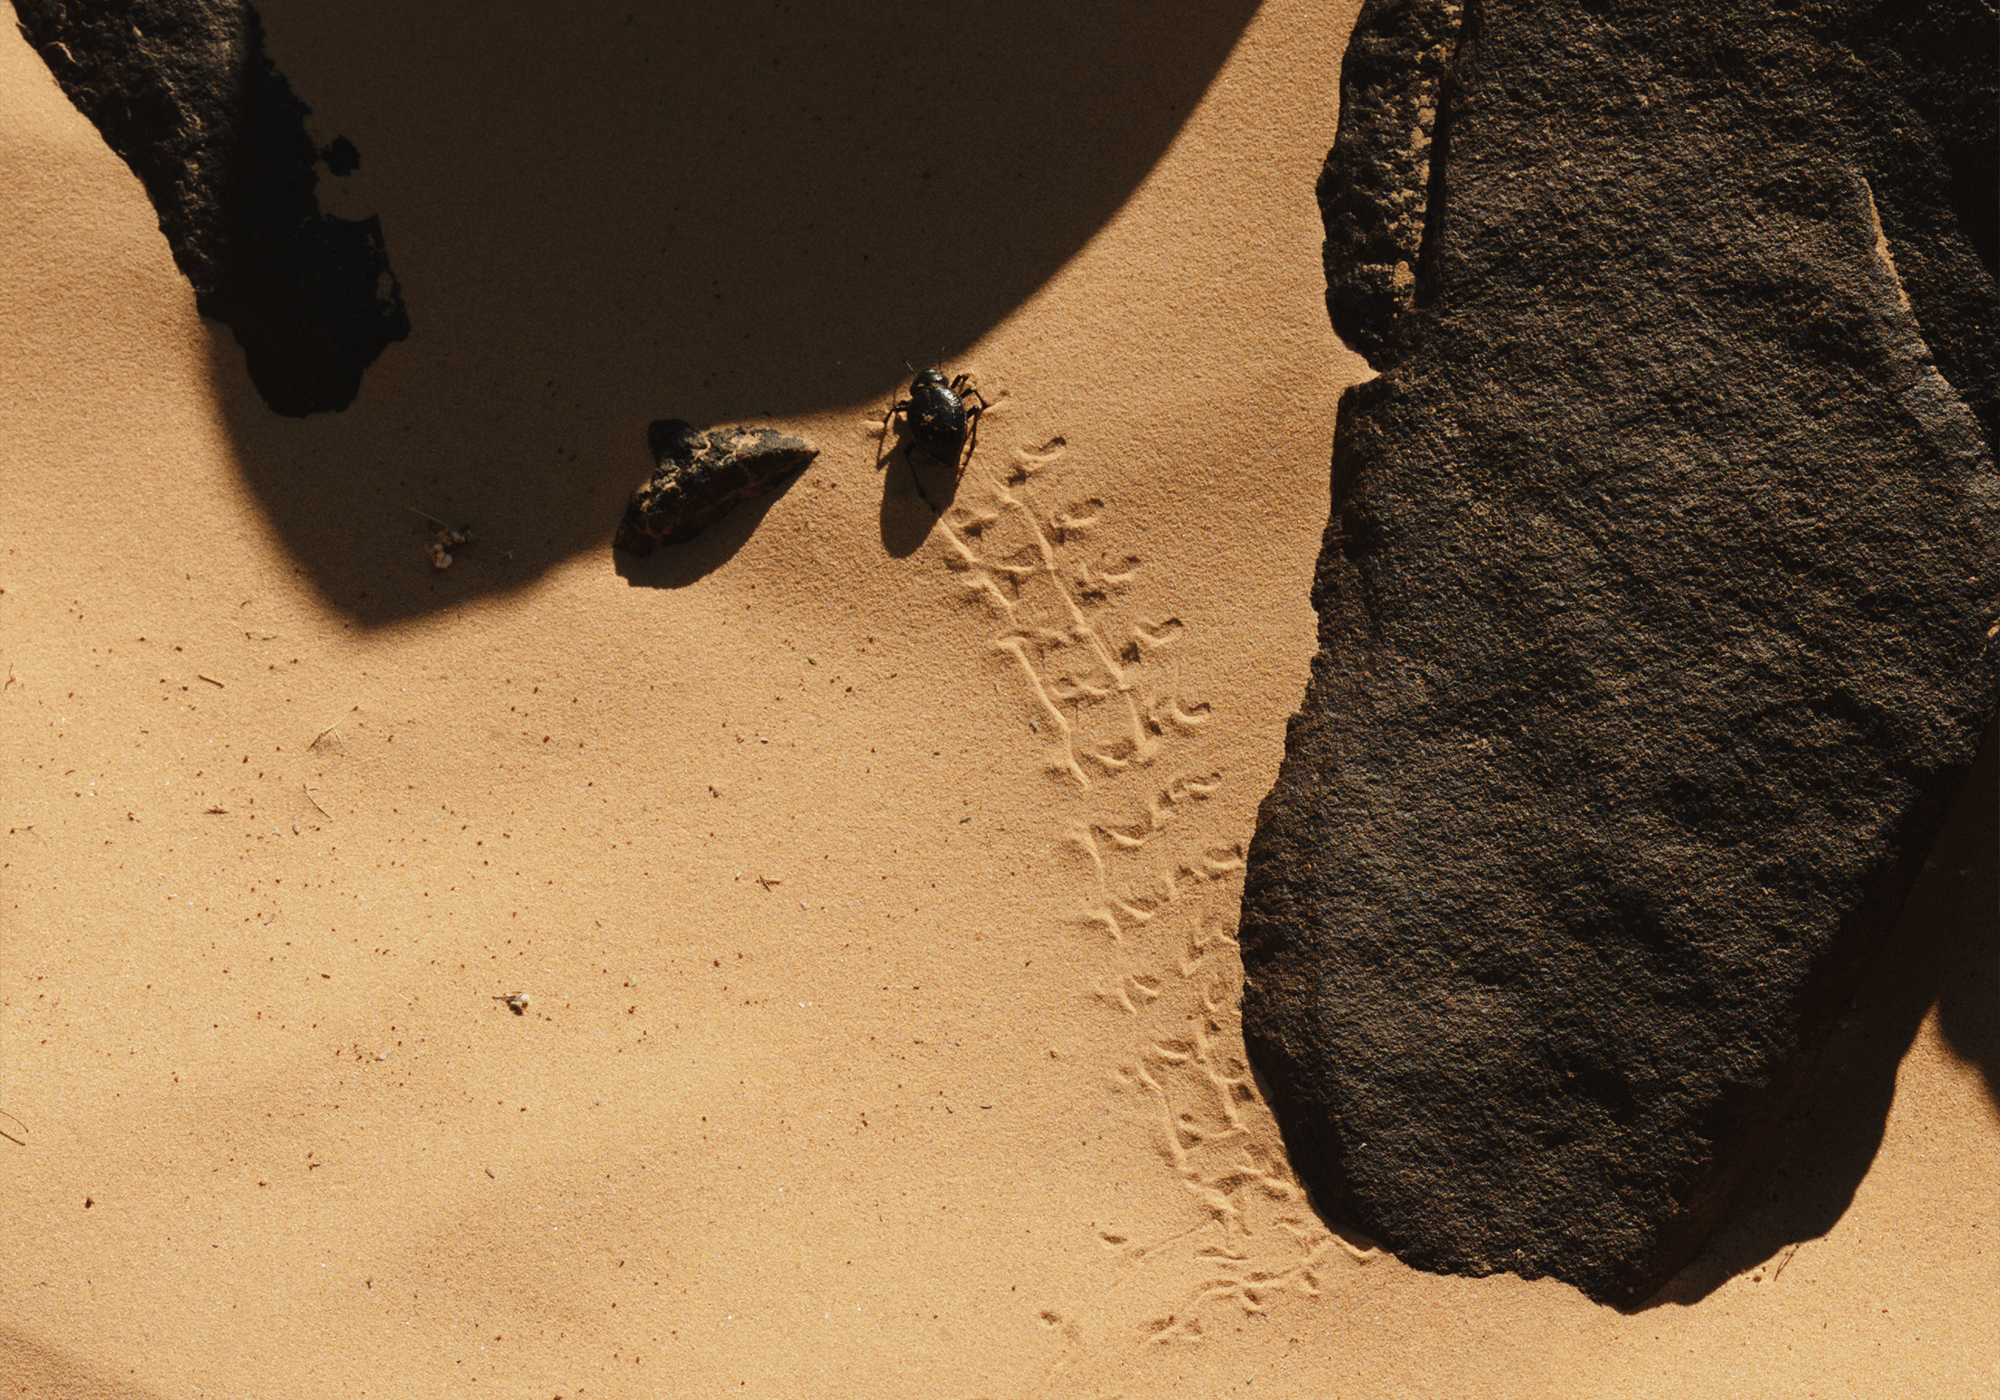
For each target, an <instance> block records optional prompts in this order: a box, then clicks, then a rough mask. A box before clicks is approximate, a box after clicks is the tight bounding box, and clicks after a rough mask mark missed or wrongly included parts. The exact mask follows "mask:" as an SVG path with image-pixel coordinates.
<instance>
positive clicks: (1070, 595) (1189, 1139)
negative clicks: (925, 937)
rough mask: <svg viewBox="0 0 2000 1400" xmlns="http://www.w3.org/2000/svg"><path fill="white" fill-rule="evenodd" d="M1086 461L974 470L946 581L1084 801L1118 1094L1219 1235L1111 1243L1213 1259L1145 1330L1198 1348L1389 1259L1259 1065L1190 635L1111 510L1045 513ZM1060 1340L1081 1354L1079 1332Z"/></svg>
mask: <svg viewBox="0 0 2000 1400" xmlns="http://www.w3.org/2000/svg"><path fill="white" fill-rule="evenodd" d="M1067 451H1068V449H1067V446H1066V444H1065V442H1064V440H1063V439H1062V438H1055V439H1053V440H1052V441H1050V442H1048V443H1046V444H1044V445H1042V446H1040V447H1038V448H1034V449H1027V448H1016V449H1014V450H1013V451H1012V452H1011V453H1010V454H1009V456H1008V459H1007V461H1006V463H1005V465H1004V467H1003V468H1001V469H998V470H995V469H990V468H986V467H983V466H975V467H969V468H968V470H967V474H966V477H965V480H964V481H963V482H962V483H961V486H960V491H959V496H958V500H957V501H956V502H955V503H954V504H953V505H952V507H951V508H950V509H949V510H948V511H947V512H946V513H945V515H944V517H943V519H942V521H941V522H940V530H939V534H940V536H941V538H942V540H943V542H944V544H945V549H946V555H945V562H946V563H947V565H948V566H949V567H950V568H951V570H952V571H953V572H954V573H955V574H956V575H957V576H958V577H959V579H960V581H961V582H962V584H963V586H964V587H965V589H966V590H967V592H968V594H970V595H972V596H975V597H977V598H979V599H981V600H983V602H984V603H985V604H986V605H987V606H988V607H989V608H990V610H991V611H992V613H993V614H994V615H995V616H996V617H997V618H998V620H999V622H1000V624H1001V630H1000V632H999V634H998V635H997V636H995V637H994V639H993V645H994V647H995V648H996V649H997V650H998V651H1000V652H1003V653H1005V654H1006V655H1008V656H1009V657H1011V658H1012V660H1013V662H1014V663H1015V666H1016V668H1017V670H1018V673H1019V675H1020V679H1021V683H1022V684H1023V686H1024V687H1025V688H1026V691H1027V694H1028V697H1029V699H1030V702H1031V707H1032V713H1033V715H1034V718H1033V719H1032V720H1030V727H1031V729H1032V731H1033V732H1034V733H1035V734H1037V735H1040V736H1042V737H1043V739H1044V741H1045V744H1046V748H1045V761H1046V767H1047V770H1048V772H1049V773H1050V775H1051V776H1052V777H1053V778H1054V779H1055V780H1057V781H1059V782H1061V783H1063V784H1064V785H1065V786H1066V787H1067V788H1068V789H1069V790H1070V793H1071V794H1072V796H1073V797H1074V799H1075V804H1076V814H1075V816H1074V817H1073V818H1072V819H1071V821H1070V824H1069V829H1068V832H1067V838H1068V840H1069V842H1070V843H1071V844H1072V845H1073V846H1074V847H1075V848H1076V849H1077V850H1078V851H1079V852H1080V853H1081V854H1082V856H1083V857H1084V858H1085V859H1086V860H1087V861H1088V863H1089V865H1090V867H1091V870H1092V872H1093V875H1094V877H1095V884H1096V890H1097V894H1096V898H1095V901H1094V904H1093V905H1092V907H1090V908H1089V909H1088V910H1086V911H1084V912H1083V913H1081V914H1080V916H1079V918H1078V926H1079V929H1080V930H1082V931H1084V932H1085V933H1086V934H1088V935H1089V936H1092V937H1094V938H1096V939H1097V940H1098V941H1099V942H1100V943H1101V946H1102V948H1103V953H1104V957H1105V981H1104V982H1103V983H1102V984H1101V985H1100V986H1099V987H1098V988H1097V989H1096V995H1097V997H1098V998H1099V1000H1100V1001H1101V1002H1102V1003H1104V1004H1105V1006H1106V1007H1107V1008H1109V1009H1111V1010H1112V1011H1113V1012H1114V1013H1115V1014H1118V1015H1121V1016H1126V1017H1129V1018H1131V1020H1132V1022H1133V1030H1134V1041H1135V1046H1136V1053H1135V1055H1134V1058H1133V1059H1132V1061H1131V1062H1130V1063H1128V1064H1126V1065H1124V1066H1123V1067H1122V1068H1120V1069H1119V1070H1118V1071H1117V1072H1116V1073H1115V1074H1114V1075H1113V1076H1112V1085H1111V1087H1112V1089H1113V1091H1114V1092H1116V1093H1118V1094H1120V1095H1121V1096H1124V1097H1126V1098H1127V1099H1128V1101H1129V1102H1131V1103H1132V1104H1133V1105H1134V1106H1135V1108H1136V1109H1138V1110H1139V1111H1141V1112H1144V1113H1145V1114H1147V1116H1148V1117H1149V1119H1150V1120H1151V1121H1152V1124H1153V1127H1154V1133H1155V1139H1156V1143H1157V1148H1158V1151H1159V1153H1160V1156H1161V1159H1162V1160H1163V1161H1164V1162H1165V1164H1166V1165H1167V1167H1168V1168H1169V1169H1170V1170H1171V1171H1172V1172H1173V1173H1174V1174H1175V1176H1176V1177H1177V1179H1178V1180H1179V1182H1180V1184H1181V1185H1182V1187H1183V1188H1184V1189H1185V1190H1186V1191H1187V1192H1188V1193H1189V1195H1190V1196H1191V1197H1192V1198H1193V1201H1194V1203H1195V1205H1196V1207H1197V1209H1198V1211H1199V1212H1200V1215H1201V1217H1202V1218H1201V1220H1200V1222H1199V1223H1198V1224H1196V1225H1194V1226H1193V1227H1191V1228H1190V1229H1187V1230H1184V1231H1182V1232H1180V1233H1178V1234H1175V1235H1172V1236H1169V1237H1167V1238H1164V1239H1152V1240H1147V1239H1140V1238H1137V1237H1135V1236H1133V1235H1129V1234H1125V1233H1121V1232H1119V1231H1117V1230H1115V1229H1111V1230H1105V1231H1103V1232H1102V1233H1101V1234H1100V1239H1101V1240H1102V1242H1103V1244H1104V1246H1105V1247H1106V1248H1107V1249H1110V1250H1113V1251H1116V1252H1117V1253H1118V1254H1119V1255H1120V1256H1121V1257H1122V1258H1123V1259H1125V1260H1127V1261H1128V1262H1129V1263H1131V1264H1132V1265H1134V1266H1137V1265H1140V1264H1142V1263H1145V1262H1147V1261H1155V1260H1160V1259H1162V1258H1164V1257H1168V1256H1169V1255H1170V1252H1173V1251H1179V1252H1180V1256H1181V1257H1182V1258H1183V1259H1188V1258H1191V1259H1192V1260H1193V1261H1195V1263H1196V1265H1197V1270H1196V1272H1197V1274H1198V1276H1199V1278H1200V1280H1201V1281H1200V1283H1199V1284H1198V1286H1197V1287H1196V1288H1195V1289H1194V1290H1193V1292H1192V1294H1191V1296H1188V1297H1186V1298H1185V1299H1184V1300H1183V1302H1182V1304H1181V1306H1179V1307H1178V1308H1176V1309H1174V1310H1173V1311H1172V1312H1170V1313H1168V1314H1166V1315H1164V1316H1159V1317H1155V1318H1152V1319H1149V1321H1148V1323H1147V1326H1146V1335H1147V1336H1148V1337H1150V1338H1151V1339H1152V1340H1154V1341H1157V1342H1175V1341H1184V1340H1195V1339H1199V1338H1200V1337H1201V1335H1202V1331H1203V1328H1204V1325H1206V1324H1212V1323H1213V1321H1214V1320H1215V1314H1216V1313H1217V1311H1218V1310H1222V1311H1225V1312H1227V1311H1240V1312H1242V1313H1251V1314H1258V1313H1262V1312H1264V1311H1265V1310H1266V1309H1267V1307H1268V1306H1269V1305H1270V1304H1271V1303H1273V1302H1274V1301H1276V1300H1277V1299H1278V1298H1279V1297H1280V1296H1281V1295H1284V1294H1287V1293H1291V1294H1295V1295H1302V1296H1316V1295H1317V1294H1318V1292H1319V1283H1320V1275H1321V1274H1322V1273H1323V1272H1324V1271H1325V1270H1326V1269H1327V1268H1328V1267H1330V1266H1332V1265H1334V1264H1336V1263H1338V1262H1340V1261H1343V1260H1346V1261H1351V1262H1362V1263H1365V1262H1368V1261H1370V1260H1372V1259H1373V1258H1374V1257H1375V1254H1374V1251H1372V1250H1371V1251H1361V1250H1356V1249H1354V1248H1352V1247H1351V1246H1349V1245H1348V1244H1347V1243H1346V1242H1345V1241H1343V1240H1340V1239H1338V1238H1337V1237H1335V1236H1333V1235H1332V1234H1330V1233H1329V1232H1328V1231H1327V1229H1326V1227H1325V1226H1324V1225H1323V1224H1321V1223H1320V1221H1319V1220H1318V1218H1317V1217H1316V1216H1315V1215H1314V1214H1313V1213H1312V1211H1311V1209H1310V1208H1309V1207H1308V1206H1307V1204H1306V1201H1305V1198H1304V1195H1303V1193H1302V1192H1301V1191H1300V1189H1299V1187H1298V1185H1297V1183H1296V1182H1295V1181H1294V1179H1293V1178H1292V1176H1291V1172H1290V1170H1289V1168H1288V1167H1287V1165H1286V1164H1285V1163H1284V1161H1283V1159H1282V1157H1280V1156H1279V1155H1277V1151H1276V1149H1277V1144H1278V1141H1279V1139H1278V1135H1277V1130H1276V1128H1275V1126H1274V1125H1273V1124H1272V1122H1271V1119H1270V1116H1269V1114H1268V1112H1267V1110H1266V1109H1265V1108H1264V1105H1263V1103H1262V1101H1261V1100H1260V1099H1259V1097H1258V1095H1257V1092H1256V1089H1255V1087H1254V1085H1253V1083H1252V1080H1251V1075H1250V1069H1249V1066H1248V1065H1247V1064H1246V1063H1245V1062H1244V1061H1243V1058H1242V1036H1241V1033H1240V1030H1239V1020H1238V1010H1237V990H1238V988H1239V987H1240V985H1241V980H1242V967H1241V963H1240V961H1239V957H1238V948H1237V943H1236V938H1235V927H1236V909H1237V905H1238V902H1239V900H1240V896H1241V879H1240V877H1241V874H1242V871H1243V846H1242V843H1241V842H1240V841H1234V842H1228V843H1217V842H1215V841H1214V840H1213V830H1212V827H1213V824H1212V822H1206V821H1204V820H1203V816H1202V806H1203V804H1204V803H1205V802H1207V801H1208V800H1209V798H1210V797H1211V796H1212V795H1213V794H1214V793H1215V792H1216V791H1217V789H1218V788H1219V787H1220V786H1221V785H1222V783H1223V782H1224V781H1225V778H1224V775H1223V774H1222V773H1220V772H1217V771H1206V770H1201V769H1183V770H1179V771H1177V769H1176V765H1175V762H1174V760H1175V757H1176V751H1177V748H1179V747H1181V746H1183V744H1184V741H1185V740H1186V738H1187V736H1190V735H1192V734H1194V733H1195V732H1196V731H1199V730H1201V729H1203V728H1204V727H1206V726H1208V725H1210V724H1212V723H1214V722H1216V716H1215V713H1214V711H1213V710H1212V708H1211V707H1210V706H1209V705H1207V704H1202V703H1198V702H1190V701H1189V700H1187V699H1186V698H1184V697H1183V696H1182V695H1181V693H1180V686H1179V676H1178V668H1177V667H1176V666H1175V665H1174V664H1173V663H1174V656H1175V651H1174V649H1175V648H1176V647H1177V646H1179V645H1181V643H1182V641H1183V639H1184V634H1185V632H1186V628H1185V627H1184V626H1183V624H1182V622H1181V620H1180V619H1179V618H1178V617H1176V616H1174V615H1172V613H1171V612H1170V611H1169V612H1162V611H1148V610H1147V609H1146V608H1145V607H1144V606H1142V605H1140V606H1135V605H1134V603H1133V601H1132V595H1133V594H1134V592H1135V584H1136V582H1137V579H1138V575H1139V572H1140V566H1141V562H1142V561H1141V560H1140V559H1139V558H1138V556H1136V555H1133V554H1129V553H1120V552H1117V551H1116V550H1111V549H1106V548H1104V547H1102V546H1101V545H1100V544H1099V543H1098V540H1099V537H1100V535H1101V534H1103V533H1104V532H1105V525H1104V503H1103V502H1102V501H1101V500H1098V499H1095V498H1091V497H1082V498H1069V499H1067V500H1066V501H1065V503H1064V504H1062V505H1059V506H1049V505H1047V504H1045V503H1044V501H1045V498H1046V499H1049V500H1057V499H1064V493H1062V492H1061V491H1059V490H1053V489H1051V487H1052V484H1053V483H1054V482H1056V481H1057V480H1058V479H1059V478H1060V476H1061V475H1062V472H1061V468H1062V466H1063V463H1064V459H1065V457H1066V455H1067ZM1139 1272H1140V1271H1139V1270H1138V1268H1137V1267H1134V1268H1132V1269H1130V1270H1128V1271H1127V1272H1126V1273H1125V1274H1124V1276H1123V1277H1124V1278H1126V1279H1129V1278H1131V1277H1134V1276H1136V1275H1137V1274H1138V1273H1139ZM1121 1281H1122V1280H1121ZM1043 1321H1044V1322H1045V1323H1046V1324H1047V1325H1049V1326H1051V1327H1054V1328H1059V1329H1061V1330H1063V1331H1064V1332H1065V1333H1066V1334H1067V1335H1068V1337H1069V1338H1070V1341H1071V1344H1072V1347H1071V1348H1066V1351H1068V1350H1071V1349H1073V1346H1074V1343H1075V1342H1076V1341H1077V1339H1078V1337H1079V1332H1078V1328H1077V1320H1076V1319H1071V1318H1065V1317H1064V1316H1063V1315H1061V1314H1060V1313H1055V1312H1050V1313H1046V1314H1044V1316H1043ZM1061 1364H1062V1363H1060V1362H1059V1363H1058V1365H1059V1366H1060V1365H1061ZM1051 1379H1053V1378H1051Z"/></svg>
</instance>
